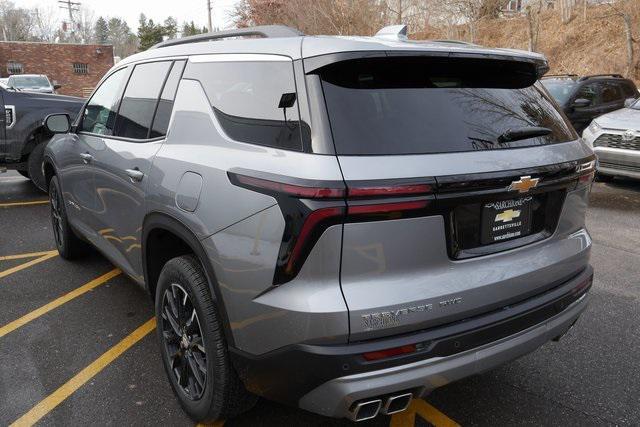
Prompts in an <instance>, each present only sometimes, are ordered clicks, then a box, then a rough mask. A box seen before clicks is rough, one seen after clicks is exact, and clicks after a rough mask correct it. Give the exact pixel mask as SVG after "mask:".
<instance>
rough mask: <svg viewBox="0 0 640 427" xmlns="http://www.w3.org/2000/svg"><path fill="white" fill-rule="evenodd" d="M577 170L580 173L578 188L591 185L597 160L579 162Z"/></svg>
mask: <svg viewBox="0 0 640 427" xmlns="http://www.w3.org/2000/svg"><path fill="white" fill-rule="evenodd" d="M576 172H577V173H578V182H577V184H576V189H578V188H583V187H588V186H591V184H592V183H593V179H594V178H595V174H596V161H595V160H591V161H588V162H584V163H581V164H579V165H578V166H577V167H576Z"/></svg>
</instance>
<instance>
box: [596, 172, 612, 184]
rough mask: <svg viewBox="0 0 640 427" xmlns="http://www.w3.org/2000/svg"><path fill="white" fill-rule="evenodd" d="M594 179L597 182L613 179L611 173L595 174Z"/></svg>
mask: <svg viewBox="0 0 640 427" xmlns="http://www.w3.org/2000/svg"><path fill="white" fill-rule="evenodd" d="M596 181H598V182H611V181H613V175H603V174H601V173H598V174H596Z"/></svg>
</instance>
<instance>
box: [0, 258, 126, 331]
mask: <svg viewBox="0 0 640 427" xmlns="http://www.w3.org/2000/svg"><path fill="white" fill-rule="evenodd" d="M118 274H120V270H119V269H117V268H115V269H113V270H111V271H110V272H108V273H105V274H103V275H102V276H100V277H97V278H95V279H93V280H92V281H90V282H88V283H86V284H85V285H82V286H80V287H79V288H77V289H75V290H73V291H71V292H69V293H67V294H65V295H63V296H61V297H59V298H56V299H54V300H53V301H51V302H50V303H48V304H45V305H43V306H42V307H40V308H37V309H35V310H33V311H32V312H30V313H27V314H25V315H24V316H22V317H20V318H19V319H16V320H14V321H13V322H11V323H8V324H6V325H4V326H3V327H0V338H2V337H3V336H5V335H7V334H8V333H9V332H13V331H15V330H16V329H18V328H19V327H21V326H24V325H26V324H27V323H29V322H31V321H32V320H34V319H37V318H38V317H40V316H42V315H43V314H46V313H48V312H50V311H51V310H53V309H55V308H57V307H60V306H61V305H62V304H64V303H67V302H69V301H71V300H72V299H74V298H77V297H79V296H80V295H83V294H85V293H87V292H89V291H90V290H91V289H94V288H97V287H98V286H100V285H102V284H103V283H106V282H108V281H109V280H111V279H112V278H114V277H116V276H117V275H118Z"/></svg>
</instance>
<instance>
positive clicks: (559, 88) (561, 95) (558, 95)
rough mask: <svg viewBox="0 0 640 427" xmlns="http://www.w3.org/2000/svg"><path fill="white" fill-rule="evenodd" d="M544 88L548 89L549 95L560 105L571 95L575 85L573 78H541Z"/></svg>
mask: <svg viewBox="0 0 640 427" xmlns="http://www.w3.org/2000/svg"><path fill="white" fill-rule="evenodd" d="M541 82H542V84H543V85H544V87H545V89H547V90H548V91H549V93H550V94H551V96H553V98H554V99H555V100H556V102H557V103H558V104H560V105H562V104H564V103H566V102H567V101H568V100H569V98H570V97H571V95H572V94H573V90H574V88H575V87H576V83H575V82H574V81H573V80H568V79H566V80H547V79H545V80H541Z"/></svg>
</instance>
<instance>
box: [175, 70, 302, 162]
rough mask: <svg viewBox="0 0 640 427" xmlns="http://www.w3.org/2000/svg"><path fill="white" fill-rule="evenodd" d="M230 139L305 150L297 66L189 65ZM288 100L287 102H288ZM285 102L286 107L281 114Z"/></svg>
mask: <svg viewBox="0 0 640 427" xmlns="http://www.w3.org/2000/svg"><path fill="white" fill-rule="evenodd" d="M185 78H192V79H196V80H199V81H200V83H201V84H202V86H203V87H204V90H205V92H206V94H207V97H208V98H209V102H210V103H211V105H212V107H213V110H214V112H215V114H216V117H217V119H218V121H219V122H220V124H221V126H222V128H223V129H224V131H225V133H226V134H227V136H229V137H230V138H231V139H233V140H236V141H239V142H245V143H250V144H257V145H265V146H269V147H276V148H283V149H287V150H301V149H302V136H301V135H302V134H305V135H307V134H308V132H304V131H302V132H301V126H305V128H304V129H306V125H304V124H302V125H301V123H300V119H299V113H298V102H297V100H296V87H295V81H294V76H293V64H292V63H291V61H289V60H285V61H282V60H274V61H256V62H253V61H246V62H245V61H243V62H206V63H197V62H196V63H189V65H188V66H187V70H186V71H185ZM283 95H284V97H283ZM281 100H285V101H288V102H284V104H286V105H287V107H286V108H281V107H280V105H281Z"/></svg>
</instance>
